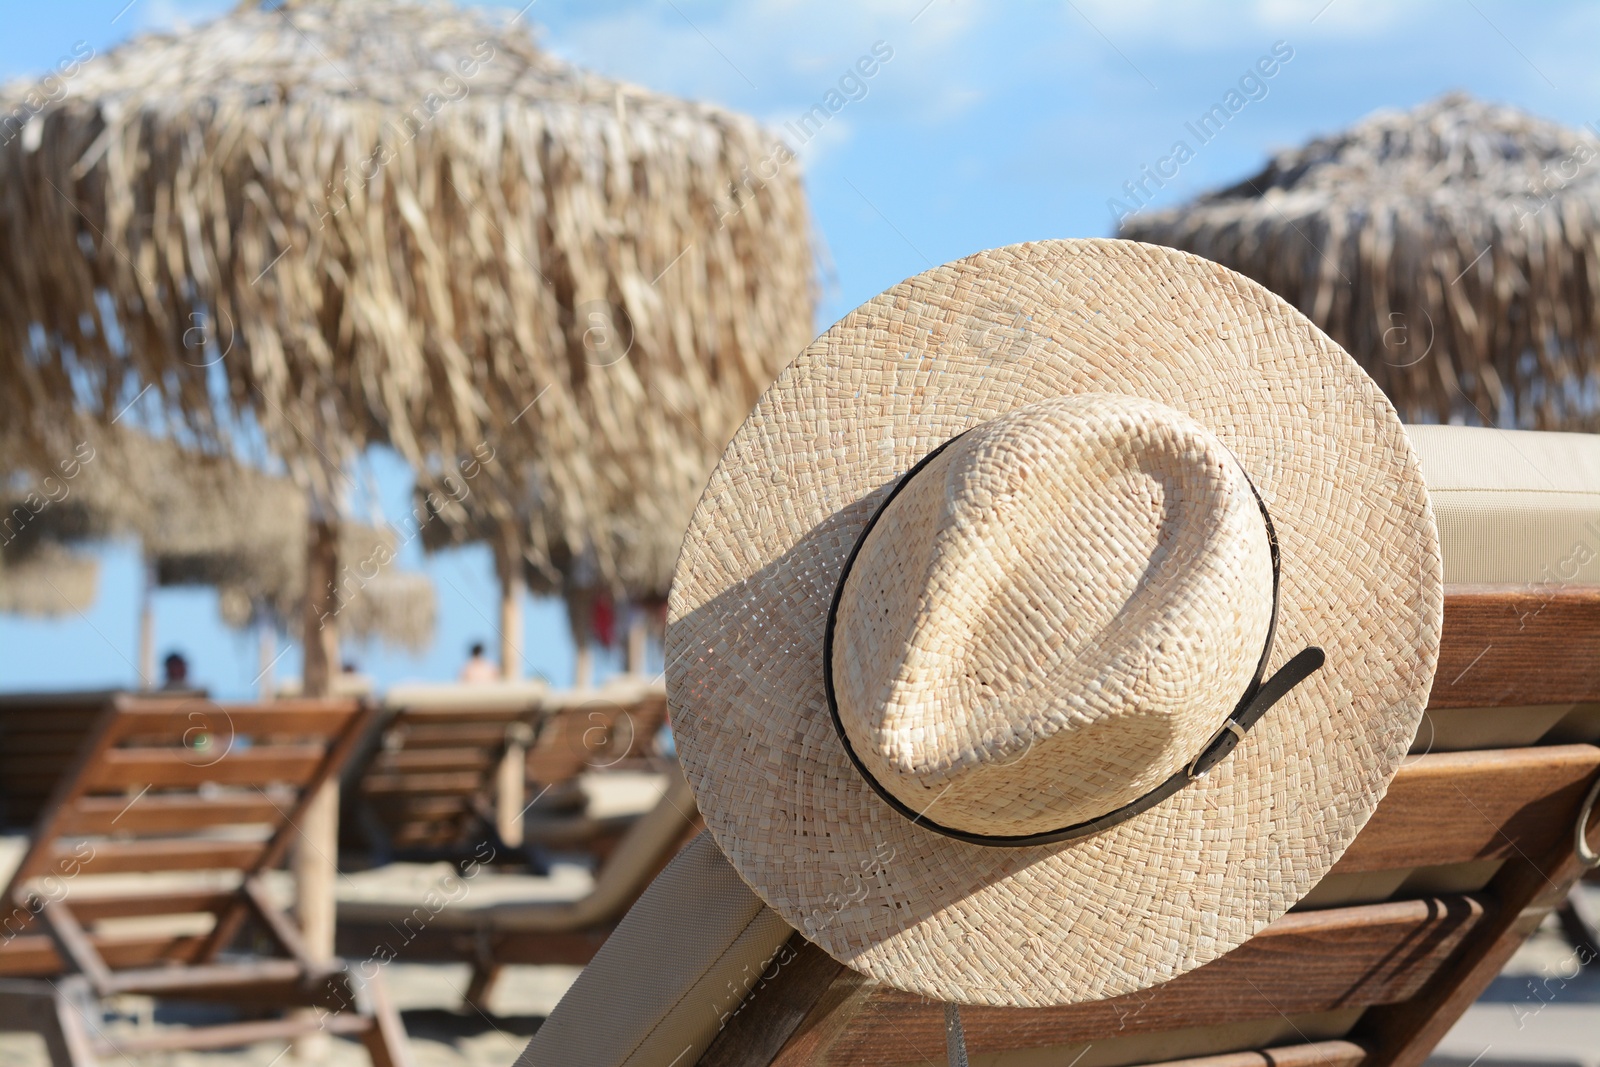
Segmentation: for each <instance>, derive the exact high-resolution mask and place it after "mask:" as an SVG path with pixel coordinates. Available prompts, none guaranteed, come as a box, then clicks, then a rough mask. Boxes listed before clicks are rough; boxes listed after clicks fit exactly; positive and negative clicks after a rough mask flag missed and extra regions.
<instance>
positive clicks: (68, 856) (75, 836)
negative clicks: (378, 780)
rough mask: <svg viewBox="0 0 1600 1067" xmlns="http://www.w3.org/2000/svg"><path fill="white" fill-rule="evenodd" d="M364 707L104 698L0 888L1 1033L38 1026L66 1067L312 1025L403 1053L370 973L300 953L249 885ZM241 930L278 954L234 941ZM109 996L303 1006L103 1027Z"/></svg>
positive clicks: (285, 843)
mask: <svg viewBox="0 0 1600 1067" xmlns="http://www.w3.org/2000/svg"><path fill="white" fill-rule="evenodd" d="M370 717H371V711H370V709H369V708H368V707H366V706H365V705H362V704H360V703H357V702H355V701H348V700H345V701H308V700H297V701H284V702H280V703H277V704H271V705H244V704H215V703H213V702H211V701H209V700H205V699H203V698H152V697H141V698H137V699H134V698H125V697H117V696H112V697H110V698H108V699H107V700H106V701H105V702H104V703H103V705H102V707H101V710H100V712H99V714H98V716H97V718H96V720H95V721H94V723H93V724H92V725H91V727H90V728H89V730H88V731H87V735H86V737H85V740H84V743H83V744H82V746H81V747H80V749H79V751H78V752H77V754H76V756H74V757H73V760H72V764H71V766H70V767H68V768H67V769H66V772H65V773H64V774H63V775H62V776H61V778H60V780H59V782H58V783H57V785H56V787H55V789H54V792H53V794H52V795H51V797H50V799H49V801H48V802H47V803H46V804H45V806H44V809H43V811H42V812H41V813H40V816H39V820H38V823H37V829H36V830H35V833H34V837H33V841H32V844H31V846H30V847H29V849H28V851H27V854H26V855H25V856H24V858H23V860H22V863H21V866H20V867H19V868H18V869H17V871H16V873H15V875H14V876H13V878H12V880H11V883H10V886H9V887H8V889H7V891H6V896H5V907H6V909H7V910H6V918H5V925H6V937H5V938H4V939H3V940H0V1027H6V1028H25V1029H30V1030H37V1031H39V1032H41V1033H42V1034H43V1035H44V1037H45V1041H46V1044H47V1046H48V1047H49V1049H50V1052H51V1056H52V1059H53V1060H54V1062H55V1063H57V1064H71V1065H75V1067H76V1065H84V1064H92V1063H96V1062H99V1061H101V1060H102V1059H104V1058H107V1057H113V1058H119V1059H120V1058H123V1057H126V1056H131V1055H133V1054H135V1053H140V1052H152V1051H162V1050H169V1049H185V1048H188V1049H199V1048H223V1047H231V1046H237V1045H243V1044H247V1043H250V1042H255V1041H261V1040H268V1039H275V1038H291V1037H294V1036H297V1035H300V1034H305V1033H308V1032H311V1031H315V1030H325V1031H328V1032H332V1033H337V1034H349V1035H354V1036H357V1037H359V1038H360V1040H361V1041H362V1042H363V1044H365V1045H366V1047H367V1050H368V1052H369V1053H370V1055H371V1057H372V1060H373V1062H374V1063H375V1064H378V1065H382V1067H387V1065H391V1064H404V1063H406V1062H408V1060H407V1053H406V1045H405V1032H404V1030H403V1029H402V1028H401V1026H400V1021H399V1017H398V1015H397V1014H396V1013H395V1012H394V1010H393V1009H392V1008H391V1007H390V1006H389V1005H388V1002H387V1001H386V999H385V997H384V991H383V984H382V981H381V978H378V977H377V976H373V977H372V978H370V979H368V980H365V981H357V980H356V978H355V976H354V975H352V974H351V973H350V972H349V971H347V970H346V969H344V967H343V964H342V963H341V962H339V961H322V962H319V961H316V960H313V959H311V958H309V957H308V955H307V953H306V950H305V948H304V946H303V944H302V942H301V938H300V934H299V930H298V928H297V927H296V926H295V924H294V923H293V922H292V921H291V920H290V919H289V918H288V917H287V916H286V915H285V914H284V913H283V912H282V911H281V910H280V908H279V906H278V904H277V903H276V902H275V900H274V899H273V895H272V894H271V893H270V892H269V891H268V888H267V885H266V882H265V877H266V875H267V874H268V872H269V871H271V870H272V869H273V868H275V867H276V866H278V864H279V863H280V862H281V861H282V860H283V859H284V857H285V855H286V853H287V852H288V850H289V847H290V845H291V843H292V842H293V840H294V838H295V837H296V835H297V832H298V831H297V829H296V826H297V823H298V822H299V821H300V819H301V818H302V817H303V815H304V812H305V810H306V808H307V806H308V805H309V804H310V803H311V801H312V798H313V797H314V795H315V794H316V792H317V790H318V788H319V786H321V784H322V783H323V782H325V781H327V780H329V778H330V777H331V776H333V775H334V774H336V773H337V771H338V769H339V767H340V765H341V764H342V763H343V762H344V761H345V760H346V759H347V758H348V757H349V755H350V753H351V751H352V749H353V748H354V746H355V744H356V743H357V741H358V739H359V738H360V737H361V735H362V732H363V730H364V729H365V728H366V726H367V724H368V721H369V719H370ZM130 875H137V877H133V878H130V877H129V876H130ZM251 931H253V932H254V933H255V934H256V935H258V936H257V937H256V938H255V939H254V940H253V941H251V942H249V944H252V945H254V944H260V943H262V941H263V939H264V940H265V941H267V942H270V943H272V944H273V945H274V947H275V948H276V950H277V951H278V953H280V955H278V956H272V957H263V956H261V955H260V954H258V953H253V952H240V951H238V950H237V946H239V945H240V944H242V943H245V942H242V941H241V936H242V935H244V934H246V933H247V932H251ZM126 993H137V994H146V995H149V996H152V997H156V998H164V999H174V1000H183V1001H190V1000H210V1001H224V1002H231V1003H234V1004H237V1005H239V1006H241V1008H243V1009H245V1010H246V1011H248V1012H249V1013H252V1014H255V1013H259V1012H260V1011H261V1010H262V1009H264V1008H279V1007H282V1008H293V1007H302V1008H311V1009H316V1011H315V1012H314V1013H306V1012H300V1013H294V1014H291V1015H289V1016H287V1017H284V1018H272V1019H258V1018H247V1019H245V1020H243V1021H238V1022H231V1023H226V1024H222V1025H213V1026H203V1027H194V1028H174V1029H161V1030H156V1031H152V1032H139V1033H132V1034H124V1033H115V1034H113V1033H112V1032H110V1031H108V1030H107V1029H106V1028H105V1027H104V1026H103V1019H102V1016H103V1010H102V1004H101V1001H102V998H106V997H111V996H114V995H117V994H126Z"/></svg>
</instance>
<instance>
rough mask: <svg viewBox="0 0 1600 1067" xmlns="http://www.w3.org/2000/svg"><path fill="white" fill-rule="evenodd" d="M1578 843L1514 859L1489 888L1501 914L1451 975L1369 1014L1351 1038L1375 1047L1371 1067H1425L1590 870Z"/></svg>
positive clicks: (1570, 818)
mask: <svg viewBox="0 0 1600 1067" xmlns="http://www.w3.org/2000/svg"><path fill="white" fill-rule="evenodd" d="M1577 814H1578V806H1577V804H1574V805H1573V806H1572V808H1571V809H1569V810H1568V811H1567V812H1565V813H1564V817H1563V818H1560V819H1559V825H1560V826H1562V827H1564V828H1566V830H1567V832H1568V833H1570V832H1571V830H1572V828H1573V824H1574V821H1575V820H1576V819H1577ZM1590 814H1591V818H1590V820H1589V824H1588V826H1587V827H1586V828H1585V829H1586V831H1587V834H1588V837H1589V841H1590V844H1591V846H1592V845H1593V843H1594V841H1595V828H1596V825H1597V822H1600V820H1597V818H1596V816H1600V811H1596V812H1591V813H1590ZM1573 844H1574V843H1573V840H1572V838H1571V837H1568V836H1565V835H1563V839H1562V840H1560V841H1559V842H1558V843H1557V844H1556V845H1554V846H1553V847H1552V848H1551V849H1550V850H1549V851H1548V852H1546V853H1544V854H1543V855H1541V854H1539V853H1536V852H1535V853H1529V854H1527V855H1523V856H1517V857H1514V858H1512V859H1510V860H1507V861H1506V863H1505V865H1504V866H1503V867H1502V868H1501V870H1500V873H1499V874H1497V875H1496V876H1495V878H1494V880H1493V881H1492V882H1490V883H1489V886H1488V889H1487V893H1488V895H1490V896H1491V897H1492V898H1493V899H1494V900H1496V901H1497V902H1498V906H1497V907H1496V909H1495V912H1494V914H1492V915H1491V916H1489V919H1488V921H1486V922H1483V923H1481V924H1479V929H1478V930H1476V931H1474V932H1473V933H1472V934H1471V935H1470V936H1469V937H1468V938H1467V940H1466V943H1465V944H1464V945H1463V946H1462V948H1461V951H1460V953H1459V954H1458V955H1457V956H1456V958H1455V959H1454V960H1452V961H1451V966H1450V968H1449V970H1448V972H1446V973H1445V974H1441V975H1439V976H1438V977H1437V978H1436V979H1435V980H1434V981H1433V982H1431V983H1429V985H1428V987H1427V988H1426V989H1424V990H1423V991H1422V992H1421V994H1420V995H1418V996H1417V997H1416V998H1415V999H1414V1000H1413V1001H1412V1002H1410V1003H1408V1004H1403V1005H1394V1006H1390V1007H1377V1008H1374V1009H1373V1010H1372V1011H1369V1012H1368V1013H1367V1014H1366V1015H1364V1016H1363V1017H1362V1019H1361V1023H1360V1025H1359V1026H1358V1027H1357V1032H1356V1033H1355V1034H1352V1035H1351V1036H1352V1037H1353V1038H1354V1039H1356V1040H1358V1041H1360V1042H1361V1043H1362V1044H1363V1045H1365V1046H1366V1047H1367V1048H1369V1049H1370V1050H1372V1055H1371V1058H1370V1060H1369V1065H1370V1067H1420V1065H1421V1064H1422V1063H1423V1061H1424V1060H1426V1059H1427V1058H1428V1055H1429V1054H1430V1053H1431V1052H1432V1051H1433V1050H1434V1048H1435V1047H1436V1046H1437V1045H1438V1044H1439V1042H1440V1040H1441V1039H1443V1037H1444V1035H1445V1034H1446V1033H1448V1032H1449V1030H1450V1028H1451V1027H1452V1026H1454V1025H1455V1023H1456V1021H1457V1020H1458V1019H1460V1018H1461V1016H1462V1014H1463V1013H1464V1012H1465V1011H1466V1010H1467V1008H1469V1007H1470V1006H1471V1005H1472V1003H1473V1002H1474V1001H1476V1000H1477V999H1478V997H1479V996H1480V995H1481V994H1482V993H1483V991H1484V990H1485V989H1487V988H1488V987H1489V983H1490V982H1492V981H1494V979H1495V977H1496V976H1497V975H1498V974H1499V973H1500V971H1501V969H1502V968H1503V967H1504V966H1505V965H1506V963H1507V962H1509V961H1510V959H1511V957H1512V955H1513V954H1514V953H1515V952H1516V951H1517V949H1518V948H1519V947H1520V946H1521V945H1522V943H1523V942H1524V941H1526V940H1527V939H1528V935H1530V934H1532V933H1533V931H1534V930H1536V929H1538V927H1539V924H1540V923H1542V922H1543V921H1544V920H1545V918H1546V917H1547V916H1549V914H1550V912H1551V911H1553V910H1554V909H1555V907H1556V906H1557V905H1558V904H1560V903H1561V902H1562V901H1563V900H1565V899H1566V897H1567V893H1568V892H1569V891H1570V890H1571V888H1572V885H1573V883H1574V882H1576V881H1577V880H1578V877H1579V876H1580V875H1581V874H1582V873H1583V866H1582V864H1581V863H1580V861H1579V860H1578V857H1577V855H1576V853H1575V851H1574V847H1573Z"/></svg>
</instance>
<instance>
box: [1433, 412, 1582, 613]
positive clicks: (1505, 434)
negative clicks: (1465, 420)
mask: <svg viewBox="0 0 1600 1067" xmlns="http://www.w3.org/2000/svg"><path fill="white" fill-rule="evenodd" d="M1406 431H1407V433H1408V434H1409V435H1410V437H1411V443H1412V444H1413V445H1415V446H1416V449H1417V454H1418V455H1419V456H1420V457H1421V459H1422V476H1423V478H1424V479H1425V480H1426V481H1427V483H1428V496H1429V498H1430V499H1431V500H1432V502H1433V513H1434V516H1435V517H1436V518H1437V520H1438V523H1439V539H1440V542H1441V545H1442V547H1443V549H1444V580H1445V581H1446V582H1451V583H1457V582H1460V583H1474V584H1476V583H1485V584H1494V585H1499V584H1509V583H1528V582H1554V583H1560V584H1579V585H1600V435H1594V434H1582V433H1534V432H1532V431H1529V430H1488V429H1483V428H1480V427H1472V426H1408V427H1406Z"/></svg>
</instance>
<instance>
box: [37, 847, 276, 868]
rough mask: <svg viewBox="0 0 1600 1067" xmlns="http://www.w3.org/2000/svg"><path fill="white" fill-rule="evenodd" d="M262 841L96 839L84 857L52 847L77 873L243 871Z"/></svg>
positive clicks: (256, 857) (259, 852) (61, 848)
mask: <svg viewBox="0 0 1600 1067" xmlns="http://www.w3.org/2000/svg"><path fill="white" fill-rule="evenodd" d="M266 846H267V843H266V842H265V841H217V840H193V839H186V840H153V841H96V842H93V844H92V847H93V849H94V854H93V855H92V856H90V857H89V858H88V859H84V858H82V856H81V854H79V853H77V852H75V851H74V848H75V846H73V845H68V844H65V843H61V844H58V845H57V846H56V850H57V851H56V857H57V862H58V863H65V862H69V861H73V860H76V861H77V862H78V863H79V865H80V866H79V872H78V873H80V874H121V873H126V872H130V871H131V872H137V873H147V872H153V871H198V870H209V869H213V868H215V869H223V870H247V869H249V868H250V867H251V866H252V865H253V864H254V863H255V862H256V860H257V859H258V858H259V857H260V856H261V853H262V850H263V849H265V848H266Z"/></svg>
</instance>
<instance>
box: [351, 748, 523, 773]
mask: <svg viewBox="0 0 1600 1067" xmlns="http://www.w3.org/2000/svg"><path fill="white" fill-rule="evenodd" d="M499 763H500V760H499V757H498V754H497V751H496V750H495V749H490V748H461V747H456V748H423V749H411V748H406V749H401V750H400V751H398V752H380V753H378V754H377V755H376V756H375V757H373V760H372V767H373V771H372V772H371V773H377V774H384V773H406V772H416V771H429V772H436V773H443V772H450V771H476V772H478V773H480V774H482V773H484V772H486V771H488V770H489V769H490V768H492V767H497V766H499Z"/></svg>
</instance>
